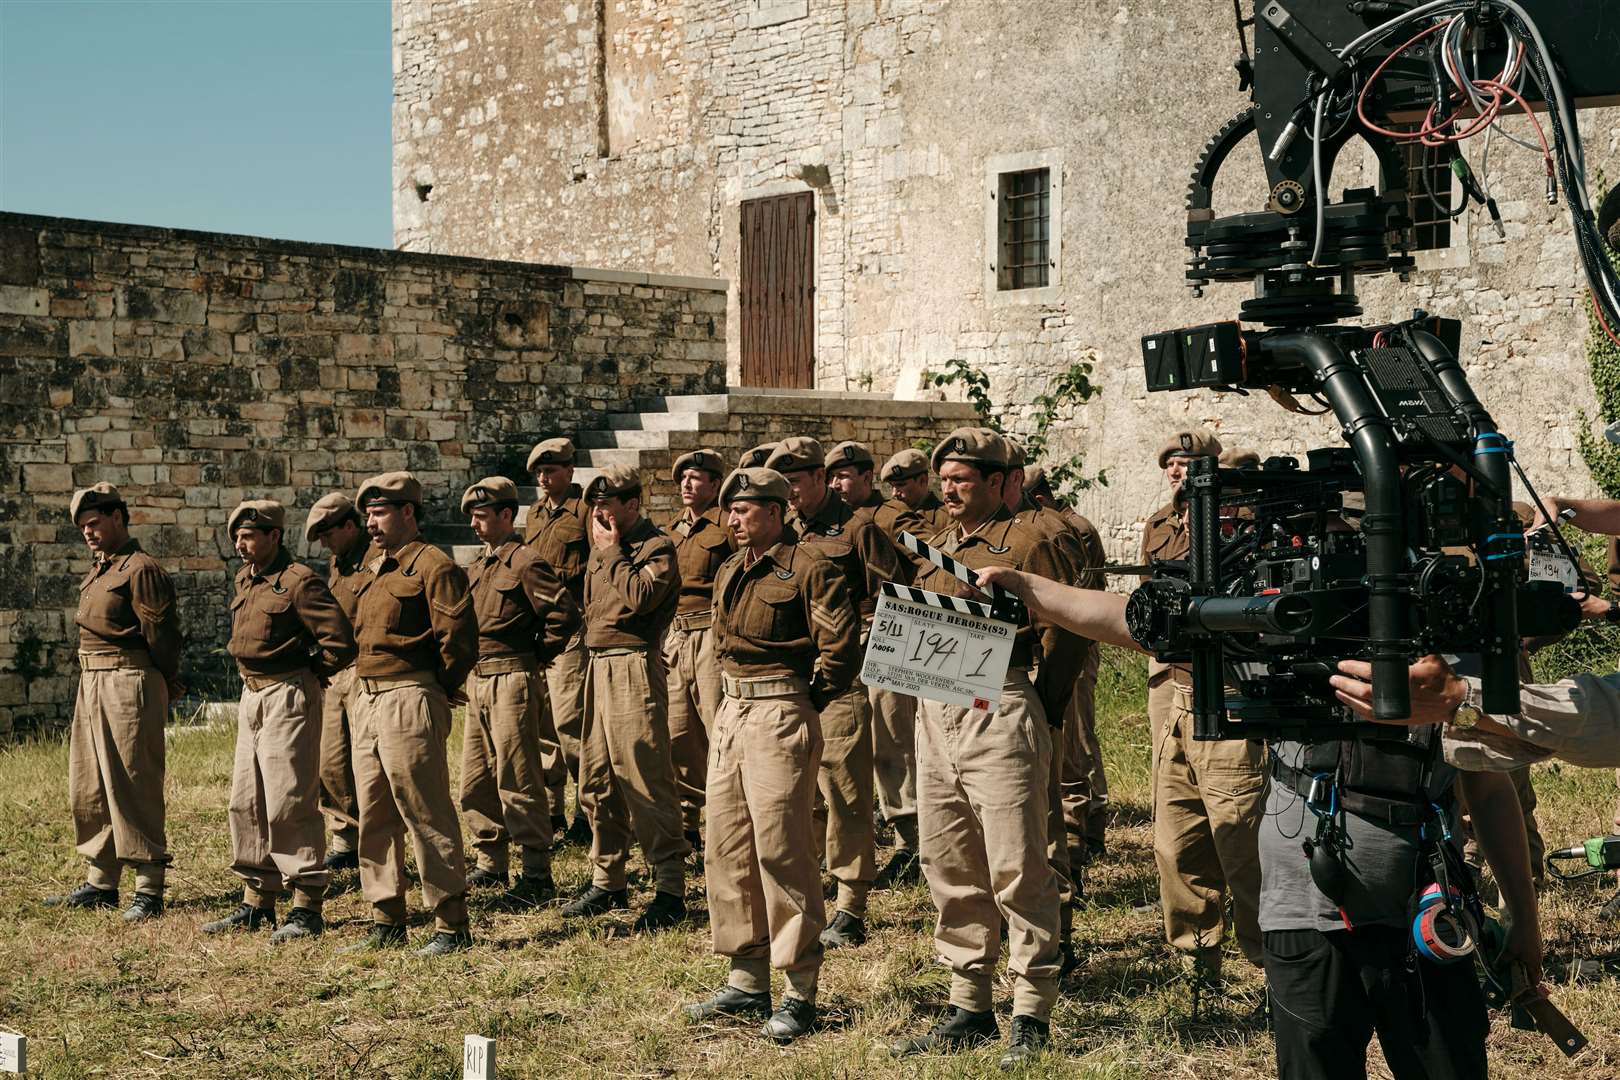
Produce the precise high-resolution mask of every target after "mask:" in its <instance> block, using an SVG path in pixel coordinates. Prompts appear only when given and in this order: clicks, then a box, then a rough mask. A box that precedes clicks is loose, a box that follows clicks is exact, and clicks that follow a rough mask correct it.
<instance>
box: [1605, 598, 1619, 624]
mask: <svg viewBox="0 0 1620 1080" xmlns="http://www.w3.org/2000/svg"><path fill="white" fill-rule="evenodd" d="M1603 621H1604V622H1606V623H1620V604H1617V603H1615V602H1614V601H1613V600H1610V601H1609V606H1608V607H1607V608H1605V609H1604V610H1603Z"/></svg>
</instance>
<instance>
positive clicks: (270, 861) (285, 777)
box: [230, 670, 328, 911]
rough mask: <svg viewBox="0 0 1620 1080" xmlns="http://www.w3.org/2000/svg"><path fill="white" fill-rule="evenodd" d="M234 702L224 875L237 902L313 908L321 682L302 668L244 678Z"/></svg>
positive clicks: (322, 835) (319, 830)
mask: <svg viewBox="0 0 1620 1080" xmlns="http://www.w3.org/2000/svg"><path fill="white" fill-rule="evenodd" d="M244 682H245V684H246V685H244V686H243V687H242V699H241V701H240V702H238V703H237V706H236V759H235V762H234V764H233V765H232V768H231V803H230V823H231V872H232V873H234V874H235V875H236V876H237V877H239V878H241V879H242V880H243V881H244V882H245V883H246V884H245V886H244V887H243V890H242V902H243V903H245V904H251V905H252V906H253V907H268V906H270V905H271V904H273V903H274V902H275V899H276V897H277V896H280V895H281V894H282V893H284V892H286V891H288V889H289V888H290V889H291V891H292V894H293V906H294V907H302V908H312V909H314V910H317V911H318V910H320V907H321V898H322V897H323V896H324V895H325V894H326V880H327V877H328V873H327V869H326V864H325V863H324V862H323V859H324V857H325V855H326V830H325V828H324V826H323V823H322V819H321V809H320V797H321V796H320V792H321V781H320V759H321V732H322V726H323V725H322V709H321V684H320V683H319V682H318V681H316V679H315V676H314V675H313V674H311V673H310V672H309V671H307V670H305V671H295V672H292V673H290V674H287V675H279V676H275V677H269V678H260V677H255V676H248V677H247V678H246V679H245V680H244Z"/></svg>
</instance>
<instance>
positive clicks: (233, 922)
mask: <svg viewBox="0 0 1620 1080" xmlns="http://www.w3.org/2000/svg"><path fill="white" fill-rule="evenodd" d="M275 925H276V909H275V908H274V907H254V906H253V905H252V904H238V905H237V908H236V910H235V911H233V912H231V913H230V914H229V915H227V916H225V917H224V918H223V919H215V920H214V921H213V922H208V923H203V924H202V932H203V933H205V934H223V933H226V932H227V931H230V930H258V929H260V928H263V929H265V930H270V929H274V928H275Z"/></svg>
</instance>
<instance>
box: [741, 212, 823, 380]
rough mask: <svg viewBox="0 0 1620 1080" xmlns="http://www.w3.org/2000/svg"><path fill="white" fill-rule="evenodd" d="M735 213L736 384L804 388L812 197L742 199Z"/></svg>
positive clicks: (812, 310)
mask: <svg viewBox="0 0 1620 1080" xmlns="http://www.w3.org/2000/svg"><path fill="white" fill-rule="evenodd" d="M741 210H742V213H741V226H740V239H741V243H742V259H741V266H740V268H739V271H738V285H737V298H738V305H739V308H740V310H741V316H742V383H743V385H744V386H758V387H776V388H784V389H803V390H808V389H810V388H811V387H813V386H815V383H816V356H815V348H816V333H815V325H816V324H815V314H816V284H815V281H816V242H815V235H816V230H815V222H816V209H815V196H814V194H813V193H812V192H808V191H800V192H794V193H792V194H790V195H775V196H772V197H770V198H768V199H750V200H748V201H747V202H744V203H743V204H742V207H741Z"/></svg>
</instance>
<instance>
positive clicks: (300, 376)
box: [0, 214, 725, 734]
mask: <svg viewBox="0 0 1620 1080" xmlns="http://www.w3.org/2000/svg"><path fill="white" fill-rule="evenodd" d="M0 253H3V257H0V734H4V733H6V732H9V731H10V730H11V729H13V728H14V727H27V726H33V725H51V724H55V723H59V722H61V721H62V720H63V719H64V718H65V717H66V715H67V713H68V710H69V708H70V705H71V699H72V688H73V685H74V682H75V675H76V668H75V666H74V649H75V647H76V644H77V636H76V631H75V628H74V626H73V610H74V608H75V606H76V603H77V589H76V586H77V582H78V579H79V577H80V576H81V575H82V574H83V573H84V572H85V570H86V569H87V568H88V565H89V559H88V556H87V554H86V552H85V549H84V546H83V543H82V541H81V540H80V539H79V537H78V535H77V533H76V532H75V531H74V529H73V526H72V523H71V522H69V521H68V520H67V505H68V500H69V497H70V495H71V493H72V491H73V489H75V488H77V487H83V486H85V485H88V484H91V483H94V482H95V481H97V480H108V481H111V482H112V483H114V484H116V485H118V486H119V488H120V489H121V490H122V491H123V493H124V494H125V497H126V499H127V500H128V502H129V504H130V507H131V511H132V524H133V526H134V534H135V536H136V537H137V538H138V539H139V540H140V541H141V543H142V544H143V546H145V547H146V548H147V550H149V551H151V552H152V553H153V554H155V555H156V556H157V557H158V558H159V559H160V561H161V562H162V563H163V564H164V566H165V567H166V568H167V569H168V570H169V571H170V572H171V573H173V574H174V575H175V578H176V585H177V588H178V591H179V594H180V603H181V609H182V617H183V621H184V624H185V627H186V631H187V633H188V635H189V638H190V641H189V644H188V647H187V652H186V659H185V664H186V668H187V670H188V673H189V674H190V675H191V681H192V682H193V684H194V685H199V686H201V685H203V684H204V683H205V682H206V678H207V676H209V675H210V674H211V673H217V672H218V671H220V670H222V669H223V667H224V666H225V665H224V664H223V663H222V657H221V654H220V652H219V650H220V649H221V648H222V647H223V643H224V640H225V637H226V636H227V621H226V606H225V605H226V599H227V590H228V576H229V574H230V573H232V572H234V567H233V566H232V562H233V561H234V560H232V559H230V558H228V555H229V546H228V543H227V540H226V537H225V536H224V535H223V527H224V522H225V518H226V515H227V514H228V513H229V511H230V509H231V508H232V507H233V506H235V505H236V503H237V502H239V501H240V500H241V499H243V498H244V497H252V496H262V497H269V498H274V499H279V500H281V501H282V502H283V503H285V504H286V505H287V506H288V508H289V511H290V514H289V522H288V525H289V528H288V534H289V537H290V538H291V544H292V547H293V550H294V552H295V553H297V554H303V553H304V542H303V533H302V527H301V523H302V520H303V511H304V509H306V508H307V507H308V506H309V505H310V504H311V503H312V502H313V501H314V500H315V499H317V498H319V497H320V496H321V495H323V494H325V493H326V492H328V491H332V490H344V491H350V492H352V491H353V490H354V489H355V488H356V487H357V485H358V484H359V482H360V481H361V480H363V479H364V478H365V477H367V476H370V475H373V474H375V473H378V472H383V471H386V470H390V469H400V468H408V469H410V470H412V471H413V472H415V473H416V474H417V475H418V476H419V477H420V478H421V479H422V482H423V484H424V487H425V488H426V490H427V493H428V501H429V507H428V511H427V515H428V520H429V521H433V520H445V519H446V518H447V516H448V513H449V511H450V510H451V508H453V507H454V506H455V504H456V501H457V500H459V498H460V494H461V492H462V490H463V489H464V488H465V487H466V485H467V484H469V483H470V482H471V481H472V480H474V479H477V478H478V477H480V476H485V475H489V474H492V473H504V474H507V475H511V476H513V477H515V478H522V476H523V464H524V461H525V458H526V455H527V452H528V450H529V448H530V447H531V446H532V445H533V444H534V442H535V441H536V440H537V439H539V438H543V437H546V436H549V435H552V434H556V433H560V432H571V431H575V430H579V429H582V428H594V427H605V426H606V424H605V423H604V422H602V420H601V417H602V415H603V414H604V413H607V412H616V411H624V410H627V409H629V408H630V407H631V406H632V404H633V403H634V402H635V401H636V400H637V399H638V398H645V397H648V396H654V395H664V394H705V393H715V392H718V391H719V390H721V389H723V387H724V372H725V363H724V362H725V355H724V348H725V346H724V341H725V295H724V292H723V289H724V285H723V283H717V282H709V281H697V280H690V279H689V280H684V281H683V280H678V279H660V278H651V277H649V276H648V275H645V274H613V273H597V274H594V275H592V274H591V272H588V271H576V270H571V269H569V268H567V267H560V266H527V265H520V264H514V263H499V262H490V261H483V260H474V259H458V258H448V257H443V256H433V255H414V254H407V253H400V252H392V251H376V250H368V249H362V248H345V247H332V246H323V245H313V244H293V243H283V242H278V241H270V240H259V239H254V238H249V237H240V236H221V235H215V234H209V233H195V232H181V231H172V230H164V229H150V228H138V227H131V226H122V225H105V224H99V223H91V222H83V221H67V220H60V219H52V218H39V217H32V216H28V215H20V214H0Z"/></svg>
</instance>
